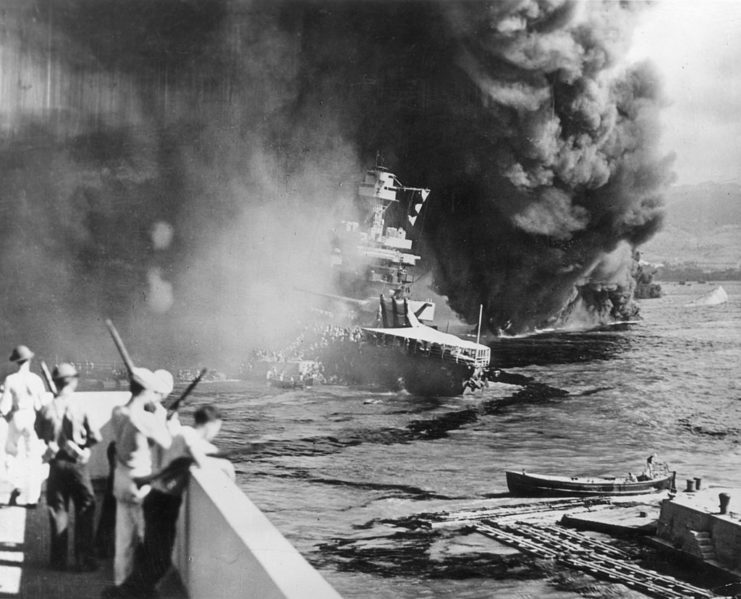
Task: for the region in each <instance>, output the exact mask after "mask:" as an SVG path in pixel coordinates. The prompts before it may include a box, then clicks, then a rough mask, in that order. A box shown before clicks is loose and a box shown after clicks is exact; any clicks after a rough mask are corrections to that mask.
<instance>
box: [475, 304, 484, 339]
mask: <svg viewBox="0 0 741 599" xmlns="http://www.w3.org/2000/svg"><path fill="white" fill-rule="evenodd" d="M483 314H484V304H479V328H478V330H477V331H476V344H477V345H478V343H479V340H480V339H481V316H482V315H483Z"/></svg>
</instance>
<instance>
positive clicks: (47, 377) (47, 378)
mask: <svg viewBox="0 0 741 599" xmlns="http://www.w3.org/2000/svg"><path fill="white" fill-rule="evenodd" d="M40 364H41V374H42V375H43V377H44V382H45V383H46V387H47V388H48V389H49V391H51V392H52V393H53V394H54V395H56V394H57V393H58V390H57V385H56V383H54V379H53V378H51V372H49V367H48V366H47V365H46V362H44V361H43V360H41V363H40Z"/></svg>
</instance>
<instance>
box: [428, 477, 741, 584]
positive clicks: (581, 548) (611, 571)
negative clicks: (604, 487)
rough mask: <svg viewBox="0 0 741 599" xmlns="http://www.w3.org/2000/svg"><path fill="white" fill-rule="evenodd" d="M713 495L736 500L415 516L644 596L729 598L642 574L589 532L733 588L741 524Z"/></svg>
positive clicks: (696, 498)
mask: <svg viewBox="0 0 741 599" xmlns="http://www.w3.org/2000/svg"><path fill="white" fill-rule="evenodd" d="M719 494H722V496H725V497H728V496H731V497H734V496H735V497H738V498H740V501H741V490H738V491H736V492H733V491H728V490H723V489H706V490H703V491H702V492H690V493H686V492H685V493H680V494H668V493H665V494H661V495H644V496H638V497H630V498H609V497H596V498H591V499H577V498H563V499H522V498H519V499H517V498H503V499H499V500H496V502H495V503H492V504H488V505H487V506H484V507H477V508H471V509H462V510H459V511H451V512H439V513H433V514H424V515H420V517H419V521H421V522H423V523H426V524H427V525H428V526H430V527H432V528H436V527H444V528H463V529H468V530H471V531H475V532H477V533H479V534H482V535H484V536H486V537H488V538H490V539H494V540H495V541H497V542H499V543H502V544H504V545H508V546H510V547H514V548H516V549H517V550H519V551H521V552H522V553H525V554H528V555H532V556H534V557H537V558H540V559H545V560H550V561H552V562H554V563H556V564H558V565H560V566H563V567H564V568H571V569H574V570H579V571H581V572H585V573H587V574H590V575H591V576H594V577H595V578H599V579H602V580H607V581H610V582H613V583H618V584H623V585H625V586H627V587H629V588H631V589H633V590H636V591H638V592H641V593H643V594H645V595H647V596H651V597H657V598H660V599H680V598H683V597H694V598H697V599H701V598H710V597H723V596H730V595H726V594H724V590H717V589H716V591H713V590H710V589H706V588H701V587H698V586H695V585H693V584H689V583H688V582H684V581H682V580H678V579H676V578H674V577H672V576H669V575H666V574H662V573H660V572H657V571H655V570H652V569H649V568H646V567H644V566H642V565H640V564H638V563H637V562H636V559H635V555H631V554H630V553H629V552H627V551H626V550H625V549H624V548H623V547H621V546H620V545H617V544H614V543H612V542H611V541H612V539H610V538H606V537H605V536H604V535H595V534H594V533H595V532H597V533H605V534H607V535H611V536H613V537H615V536H617V537H626V536H630V537H633V538H634V539H635V541H636V542H637V543H643V544H647V545H650V546H652V547H655V548H657V549H659V550H661V551H663V552H668V553H669V554H670V555H671V556H672V557H675V558H679V559H681V560H682V561H683V562H688V561H689V562H690V563H694V565H696V566H698V567H701V568H703V569H708V571H710V572H712V573H713V576H714V577H715V574H716V573H717V574H718V575H719V576H718V577H717V578H718V580H723V581H724V582H725V581H731V582H732V581H734V580H735V581H739V580H741V570H739V569H738V565H739V564H740V563H741V521H739V515H738V514H736V513H735V512H733V511H731V510H729V509H728V502H725V506H724V507H723V508H721V507H720V506H719ZM724 501H725V500H724ZM730 505H731V507H732V506H733V505H734V504H733V502H732V501H731V503H730ZM721 509H723V510H725V513H720V511H721ZM717 586H719V587H720V586H721V584H718V585H717ZM726 588H728V587H726Z"/></svg>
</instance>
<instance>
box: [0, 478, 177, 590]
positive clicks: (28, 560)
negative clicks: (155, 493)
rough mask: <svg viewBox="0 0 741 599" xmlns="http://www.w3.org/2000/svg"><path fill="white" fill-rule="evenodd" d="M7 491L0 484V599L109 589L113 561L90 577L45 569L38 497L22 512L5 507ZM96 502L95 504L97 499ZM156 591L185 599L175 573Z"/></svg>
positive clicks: (43, 518)
mask: <svg viewBox="0 0 741 599" xmlns="http://www.w3.org/2000/svg"><path fill="white" fill-rule="evenodd" d="M10 490H11V489H10V488H9V486H8V484H7V483H6V482H5V481H2V480H0V599H9V598H14V599H17V598H22V599H47V598H48V599H66V598H70V599H72V598H74V599H97V598H99V597H100V594H101V592H102V591H103V589H104V588H105V587H107V586H109V585H111V584H113V560H112V559H107V560H101V561H100V569H99V570H98V571H96V572H84V573H77V572H58V571H54V570H51V569H50V568H49V566H48V560H49V536H50V535H49V518H48V511H47V507H46V503H45V502H44V494H43V492H42V497H41V501H40V502H39V504H38V507H37V508H36V509H26V508H25V507H12V506H8V505H7V503H8V496H9V493H10ZM98 500H99V501H98V505H100V504H101V501H100V496H98ZM71 526H74V524H73V523H71ZM70 536H71V535H70ZM70 540H71V539H70ZM70 555H72V553H71V547H70ZM159 590H160V597H161V598H162V599H185V598H186V597H187V595H186V593H185V590H184V589H183V588H182V585H181V584H180V582H179V579H178V577H177V574H172V575H170V574H168V575H167V577H166V579H165V580H164V581H163V582H162V583H161V585H160V589H159Z"/></svg>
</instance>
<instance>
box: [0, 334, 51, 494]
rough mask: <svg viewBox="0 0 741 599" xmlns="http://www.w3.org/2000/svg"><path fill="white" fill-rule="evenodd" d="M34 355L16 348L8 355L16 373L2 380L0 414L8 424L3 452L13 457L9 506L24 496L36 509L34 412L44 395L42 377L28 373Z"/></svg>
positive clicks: (38, 485) (37, 464)
mask: <svg viewBox="0 0 741 599" xmlns="http://www.w3.org/2000/svg"><path fill="white" fill-rule="evenodd" d="M33 356H34V353H33V352H32V351H31V350H30V349H28V347H26V346H25V345H19V346H18V347H16V348H15V349H14V350H13V353H11V354H10V361H11V362H15V363H16V364H17V365H18V370H17V371H16V372H14V373H13V374H10V375H8V376H7V377H6V379H5V384H4V391H3V394H2V398H1V399H0V414H2V416H3V417H4V418H5V419H6V420H7V421H8V433H7V434H8V438H7V444H6V449H7V452H8V454H10V455H11V456H13V457H14V459H13V461H12V466H11V468H10V472H9V478H10V479H11V481H12V482H13V484H14V487H15V488H14V490H13V492H12V494H11V497H10V503H11V505H14V504H16V503H17V502H18V498H19V496H24V497H23V499H24V500H25V504H26V506H27V507H36V504H37V503H38V500H39V496H40V495H41V480H42V474H41V453H42V449H41V444H40V443H39V438H38V436H37V435H36V432H35V430H34V423H35V421H36V412H37V411H38V410H40V409H41V406H42V403H43V397H44V394H45V389H44V383H43V381H42V380H41V377H40V376H38V375H37V374H34V373H33V372H31V359H32V358H33Z"/></svg>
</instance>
